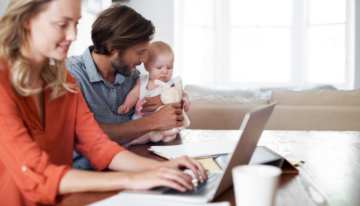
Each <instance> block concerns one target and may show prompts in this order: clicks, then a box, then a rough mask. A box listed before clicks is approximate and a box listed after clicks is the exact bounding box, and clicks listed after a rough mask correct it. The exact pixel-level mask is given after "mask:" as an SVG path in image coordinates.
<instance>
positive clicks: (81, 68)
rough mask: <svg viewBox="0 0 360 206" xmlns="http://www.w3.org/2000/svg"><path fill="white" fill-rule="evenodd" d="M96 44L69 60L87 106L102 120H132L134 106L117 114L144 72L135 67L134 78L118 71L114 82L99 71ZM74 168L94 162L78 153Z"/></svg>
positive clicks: (83, 167)
mask: <svg viewBox="0 0 360 206" xmlns="http://www.w3.org/2000/svg"><path fill="white" fill-rule="evenodd" d="M93 48H94V47H93V46H91V47H89V48H88V49H86V50H85V52H84V53H83V55H80V56H73V57H70V58H69V59H68V60H67V63H66V67H67V70H68V71H69V72H70V73H71V74H72V76H73V77H74V78H75V79H76V81H77V83H78V85H79V87H80V90H81V92H82V94H83V96H84V99H85V101H86V104H87V106H88V107H89V109H90V111H91V112H92V113H94V117H95V120H96V121H97V122H98V123H123V122H127V121H130V120H131V117H132V115H133V114H134V108H133V109H131V110H130V111H129V112H128V113H127V114H124V115H119V114H117V109H118V107H119V106H120V105H122V104H123V103H124V101H125V98H126V95H127V94H128V93H129V92H130V91H131V89H132V88H133V87H134V85H135V83H136V80H137V79H138V78H139V74H140V72H139V71H138V70H137V69H135V70H134V73H133V74H132V76H130V77H126V76H124V75H122V74H120V73H116V77H115V82H114V83H113V84H110V83H109V82H108V81H106V80H105V79H103V78H102V76H101V75H100V74H99V73H98V72H97V70H96V67H95V63H94V60H93V58H92V56H91V52H92V50H93ZM73 167H74V168H75V169H88V170H91V169H92V167H91V165H90V163H89V162H88V161H87V159H85V158H84V157H82V156H81V155H79V154H76V153H75V152H74V157H73Z"/></svg>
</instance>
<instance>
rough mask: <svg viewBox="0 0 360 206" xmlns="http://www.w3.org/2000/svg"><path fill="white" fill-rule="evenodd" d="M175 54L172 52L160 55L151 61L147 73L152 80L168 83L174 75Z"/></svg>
mask: <svg viewBox="0 0 360 206" xmlns="http://www.w3.org/2000/svg"><path fill="white" fill-rule="evenodd" d="M173 64H174V54H173V53H171V52H165V53H159V54H157V56H156V57H155V58H154V59H153V60H152V61H151V62H148V65H147V66H148V67H147V71H148V72H149V76H150V79H151V80H155V79H157V80H160V81H162V82H168V81H169V80H170V79H171V76H172V73H173Z"/></svg>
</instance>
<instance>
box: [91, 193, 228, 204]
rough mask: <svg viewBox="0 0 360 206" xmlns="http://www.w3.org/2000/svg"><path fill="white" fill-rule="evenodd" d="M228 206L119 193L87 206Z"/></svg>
mask: <svg viewBox="0 0 360 206" xmlns="http://www.w3.org/2000/svg"><path fill="white" fill-rule="evenodd" d="M120 205H121V206H144V205H146V206H152V205H156V206H169V205H171V206H230V203H229V202H218V203H204V204H195V203H187V202H176V201H164V200H157V199H155V198H147V197H146V195H141V194H127V193H119V194H117V195H114V196H112V197H109V198H106V199H104V200H100V201H98V202H95V203H93V204H90V205H88V206H120Z"/></svg>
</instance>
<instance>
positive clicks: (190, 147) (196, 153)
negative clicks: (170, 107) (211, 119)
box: [149, 140, 237, 159]
mask: <svg viewBox="0 0 360 206" xmlns="http://www.w3.org/2000/svg"><path fill="white" fill-rule="evenodd" d="M236 143H237V142H236V141H232V140H215V141H206V142H200V143H191V144H182V145H172V146H151V147H150V149H149V150H150V151H152V152H155V153H157V154H159V155H160V156H165V157H167V158H168V159H175V158H178V157H181V156H184V155H187V156H189V157H192V158H206V157H214V156H217V155H221V154H228V153H232V152H233V151H234V149H235V146H236Z"/></svg>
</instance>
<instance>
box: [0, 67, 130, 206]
mask: <svg viewBox="0 0 360 206" xmlns="http://www.w3.org/2000/svg"><path fill="white" fill-rule="evenodd" d="M2 66H3V67H5V68H6V69H5V70H0V205H11V206H16V205H29V206H30V205H42V204H55V203H56V199H57V191H58V187H59V183H60V180H61V178H62V177H63V176H64V175H65V173H66V172H67V171H68V170H70V169H71V166H72V157H73V148H76V149H77V150H78V151H79V152H80V154H82V155H83V156H84V157H86V158H87V159H89V161H90V163H91V165H92V166H93V167H94V169H96V170H103V169H105V168H107V167H108V165H109V164H110V162H111V160H112V158H113V157H114V156H115V155H116V154H117V153H119V152H120V151H123V150H125V149H124V148H122V147H120V146H119V145H118V144H117V143H115V142H113V141H110V140H109V138H108V136H107V135H105V134H104V133H103V131H102V130H101V129H100V127H99V125H98V124H97V122H96V121H95V120H94V116H93V114H92V113H91V112H90V111H89V109H88V107H87V106H86V103H85V101H84V98H83V96H82V94H81V92H80V90H79V92H77V93H71V92H67V93H66V95H64V96H62V97H59V98H56V99H54V100H51V101H50V99H49V97H50V92H51V91H49V89H47V90H45V91H44V97H45V98H44V99H45V100H44V101H45V103H44V105H45V108H44V111H45V119H44V122H45V127H44V128H43V126H42V124H41V122H40V117H39V115H38V112H37V108H36V105H35V101H34V99H33V97H22V96H19V95H17V94H16V92H15V91H14V90H13V88H12V86H11V83H10V80H9V74H8V69H9V66H8V65H7V64H6V63H1V61H0V68H1V67H2ZM67 82H69V83H75V84H76V80H75V79H74V78H73V77H72V76H71V75H70V73H67Z"/></svg>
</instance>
